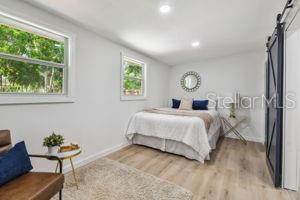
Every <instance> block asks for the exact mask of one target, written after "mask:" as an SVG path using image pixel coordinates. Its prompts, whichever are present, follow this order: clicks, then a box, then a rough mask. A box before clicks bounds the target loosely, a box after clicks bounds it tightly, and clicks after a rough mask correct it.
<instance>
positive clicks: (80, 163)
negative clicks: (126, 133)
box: [63, 142, 130, 173]
mask: <svg viewBox="0 0 300 200" xmlns="http://www.w3.org/2000/svg"><path fill="white" fill-rule="evenodd" d="M128 145H130V144H129V143H128V142H125V143H121V144H119V145H116V146H114V147H111V148H108V149H105V150H103V151H101V152H98V153H95V154H93V155H90V156H88V157H86V158H82V159H80V160H77V161H76V162H74V167H75V168H78V167H82V166H84V165H87V164H88V163H90V162H93V161H95V160H97V159H99V158H103V157H105V156H107V155H109V154H111V153H113V152H115V151H118V150H120V149H122V148H124V147H126V146H128ZM71 170H72V167H71V164H68V165H66V166H64V168H63V171H64V173H68V172H69V171H71Z"/></svg>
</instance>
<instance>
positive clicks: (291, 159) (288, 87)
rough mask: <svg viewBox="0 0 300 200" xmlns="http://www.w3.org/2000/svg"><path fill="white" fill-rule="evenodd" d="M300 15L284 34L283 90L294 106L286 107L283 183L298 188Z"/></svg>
mask: <svg viewBox="0 0 300 200" xmlns="http://www.w3.org/2000/svg"><path fill="white" fill-rule="evenodd" d="M299 52H300V15H299V14H297V16H296V17H295V18H294V21H293V23H292V24H291V26H289V29H288V31H287V34H286V71H285V91H286V94H292V95H293V98H292V99H293V100H295V101H296V107H295V108H292V109H286V110H285V112H284V115H285V118H284V120H285V123H284V124H285V126H284V137H283V185H284V187H285V188H288V189H292V190H299V187H300V145H299V144H300V135H299V132H300V128H299V119H300V107H299V98H300V96H299V94H300V89H299V86H300V79H299V74H300V69H299V65H300V54H299Z"/></svg>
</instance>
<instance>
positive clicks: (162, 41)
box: [25, 0, 286, 65]
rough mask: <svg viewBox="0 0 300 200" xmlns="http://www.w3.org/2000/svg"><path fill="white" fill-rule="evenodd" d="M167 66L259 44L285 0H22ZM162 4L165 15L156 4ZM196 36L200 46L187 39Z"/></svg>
mask: <svg viewBox="0 0 300 200" xmlns="http://www.w3.org/2000/svg"><path fill="white" fill-rule="evenodd" d="M25 1H27V2H29V3H32V4H35V5H37V6H39V7H42V8H45V9H48V10H49V11H50V12H51V11H52V12H55V13H56V14H58V13H59V14H61V16H63V17H66V18H68V19H71V20H72V21H74V22H76V23H78V24H81V25H82V26H85V27H86V28H88V29H91V30H93V31H94V32H97V33H99V34H100V35H102V36H104V37H106V38H108V39H110V40H113V41H115V42H117V43H120V44H122V45H125V46H127V47H129V48H132V49H134V50H137V51H140V52H142V53H144V54H146V55H149V56H151V57H153V58H156V59H157V60H160V61H162V62H164V63H167V64H169V65H180V64H187V63H194V62H199V61H201V60H203V59H208V58H213V57H219V56H225V55H231V54H235V53H238V52H242V51H248V50H252V49H257V48H263V47H264V43H265V40H266V37H267V36H268V35H269V34H271V32H272V31H273V29H274V27H275V19H276V15H277V13H279V12H281V11H282V9H283V7H284V4H285V2H286V0H25ZM165 3H168V4H169V5H171V7H172V10H171V12H170V13H169V14H167V15H162V14H161V13H159V7H160V6H161V5H162V4H165ZM195 40H199V41H200V43H201V44H200V47H199V48H192V47H191V42H193V41H195Z"/></svg>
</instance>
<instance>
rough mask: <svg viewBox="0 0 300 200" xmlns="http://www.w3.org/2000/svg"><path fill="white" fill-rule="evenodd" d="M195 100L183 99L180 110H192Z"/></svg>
mask: <svg viewBox="0 0 300 200" xmlns="http://www.w3.org/2000/svg"><path fill="white" fill-rule="evenodd" d="M192 106H193V99H187V98H182V99H181V102H180V106H179V109H180V110H192Z"/></svg>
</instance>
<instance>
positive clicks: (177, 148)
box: [131, 128, 220, 162]
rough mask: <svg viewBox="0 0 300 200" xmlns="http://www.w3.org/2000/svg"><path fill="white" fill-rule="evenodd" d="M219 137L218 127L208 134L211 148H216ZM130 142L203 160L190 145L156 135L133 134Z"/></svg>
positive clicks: (207, 158)
mask: <svg viewBox="0 0 300 200" xmlns="http://www.w3.org/2000/svg"><path fill="white" fill-rule="evenodd" d="M219 137H220V128H219V129H218V130H217V131H216V132H215V133H213V134H210V135H209V136H208V141H209V144H210V147H211V149H216V144H217V142H218V139H219ZM131 142H132V143H133V144H138V145H143V146H147V147H151V148H154V149H159V150H161V151H164V152H168V153H173V154H177V155H181V156H184V157H186V158H188V159H192V160H197V161H200V162H202V161H203V158H201V157H200V155H199V154H198V153H197V152H196V151H195V150H194V149H193V148H191V147H190V146H188V145H186V144H184V143H182V142H178V141H174V140H168V139H163V138H157V137H151V136H144V135H141V134H138V133H136V134H134V137H133V138H132V141H131ZM209 159H210V157H209V155H208V156H207V157H206V158H205V160H209Z"/></svg>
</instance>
